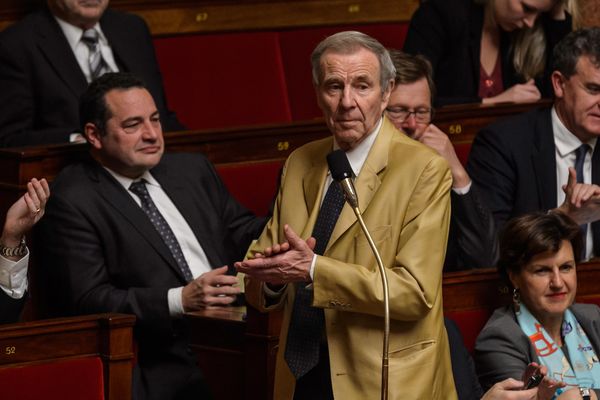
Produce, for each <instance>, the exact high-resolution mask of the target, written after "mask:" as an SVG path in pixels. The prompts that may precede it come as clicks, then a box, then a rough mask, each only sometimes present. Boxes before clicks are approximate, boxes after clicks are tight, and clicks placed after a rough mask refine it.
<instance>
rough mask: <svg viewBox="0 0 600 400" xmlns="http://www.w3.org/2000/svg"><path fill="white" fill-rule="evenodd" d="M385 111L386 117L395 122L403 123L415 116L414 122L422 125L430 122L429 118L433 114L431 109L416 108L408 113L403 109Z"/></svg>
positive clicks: (387, 109) (394, 108) (390, 108)
mask: <svg viewBox="0 0 600 400" xmlns="http://www.w3.org/2000/svg"><path fill="white" fill-rule="evenodd" d="M385 111H386V112H387V115H388V117H389V118H390V119H393V120H395V121H398V122H404V121H406V120H407V119H408V118H409V117H410V115H411V114H412V115H414V116H415V121H417V122H419V123H424V124H427V123H429V122H431V117H432V114H433V110H432V109H431V108H418V109H416V110H414V111H410V110H409V109H408V108H404V107H388V108H386V109H385Z"/></svg>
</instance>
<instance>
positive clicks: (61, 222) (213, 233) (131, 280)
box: [40, 73, 265, 400]
mask: <svg viewBox="0 0 600 400" xmlns="http://www.w3.org/2000/svg"><path fill="white" fill-rule="evenodd" d="M80 110H81V114H80V115H81V121H82V124H83V130H82V131H83V132H84V134H85V137H86V139H87V141H88V142H89V145H90V153H91V156H92V158H93V160H90V161H88V162H81V163H78V164H74V165H70V166H68V167H67V168H65V169H64V170H63V171H62V172H61V173H60V174H59V175H58V176H57V178H56V180H55V182H54V184H53V197H52V199H51V200H50V201H49V203H48V206H47V215H46V218H45V219H44V221H43V223H42V224H41V226H40V228H41V229H40V233H41V234H42V235H43V238H44V240H43V243H42V248H43V257H42V261H43V263H44V264H45V265H44V267H43V268H42V269H41V271H40V272H41V273H46V274H47V278H46V279H44V280H43V281H42V282H44V284H45V285H46V286H47V287H49V288H51V289H52V295H53V299H51V301H52V304H54V305H56V306H58V307H59V308H60V309H59V310H58V311H59V312H61V313H63V314H64V313H66V314H86V313H98V312H122V313H129V314H135V315H136V317H137V325H136V330H135V335H136V336H135V337H136V340H137V343H138V350H139V351H138V358H137V365H136V369H135V370H134V387H133V391H134V398H136V399H157V400H158V399H160V400H164V399H178V400H180V399H196V400H197V399H203V398H206V397H203V396H205V394H203V392H204V391H205V389H204V388H203V386H204V383H203V382H202V378H201V376H200V371H199V370H198V368H197V366H196V355H195V354H194V353H193V352H192V351H191V350H190V348H189V347H188V342H189V341H188V339H187V337H186V335H187V331H186V329H185V326H184V324H185V320H183V319H182V318H181V316H182V314H183V313H184V312H188V311H194V310H199V309H201V308H203V307H206V306H215V305H226V304H230V303H232V302H233V301H234V300H235V298H236V295H237V294H238V293H239V292H240V289H239V288H238V287H237V278H236V277H235V276H230V275H228V274H227V272H228V267H227V266H228V265H229V266H233V262H234V261H235V260H239V259H241V258H243V256H244V254H245V252H246V249H247V247H248V246H249V244H250V242H251V241H252V239H254V238H256V237H258V235H259V233H260V231H261V230H262V227H263V226H264V223H265V220H264V219H263V218H257V217H255V216H254V215H253V214H252V213H250V212H249V211H248V210H246V209H245V208H244V207H242V206H241V205H240V204H238V203H237V201H236V200H235V199H234V198H233V197H232V196H231V195H230V194H229V193H228V191H227V189H226V188H225V186H224V185H223V183H222V182H221V180H220V179H219V176H218V175H217V173H216V171H215V169H214V168H213V166H212V165H211V163H210V162H209V161H208V160H207V159H206V158H204V157H203V156H202V155H200V154H167V155H164V156H163V150H164V142H163V136H162V129H161V124H160V119H159V113H158V109H157V107H156V105H155V103H154V101H153V99H152V96H151V95H150V92H149V91H148V90H147V89H146V88H145V87H144V86H143V84H142V83H141V81H139V80H138V79H137V78H135V77H134V76H133V75H130V74H126V73H107V74H105V75H103V76H101V77H100V78H98V79H97V80H95V81H94V82H92V84H91V85H90V87H89V88H88V90H87V91H86V92H85V93H84V94H83V96H82V99H81V105H80Z"/></svg>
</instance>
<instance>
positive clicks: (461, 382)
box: [444, 318, 483, 400]
mask: <svg viewBox="0 0 600 400" xmlns="http://www.w3.org/2000/svg"><path fill="white" fill-rule="evenodd" d="M444 326H445V327H446V333H448V343H449V344H450V359H451V360H452V375H453V376H454V386H456V394H457V395H458V398H459V400H479V399H481V396H482V395H483V390H482V389H481V386H480V385H479V381H478V380H477V373H476V372H475V363H474V362H473V358H472V357H471V355H470V354H469V351H468V350H467V348H466V347H465V343H464V341H463V337H462V334H461V333H460V329H459V328H458V325H456V322H454V321H452V320H451V319H448V318H444Z"/></svg>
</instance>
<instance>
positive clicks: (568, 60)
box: [467, 28, 600, 260]
mask: <svg viewBox="0 0 600 400" xmlns="http://www.w3.org/2000/svg"><path fill="white" fill-rule="evenodd" d="M552 85H553V88H554V94H555V99H554V105H553V106H552V107H551V108H543V109H536V110H534V111H531V112H528V113H525V114H521V115H518V116H515V117H512V118H508V119H506V120H503V121H499V122H497V123H494V124H492V125H491V126H489V127H487V128H485V129H483V130H482V131H481V132H479V134H478V135H477V137H476V138H475V141H474V142H473V147H472V149H471V153H470V156H469V162H468V164H467V170H468V172H469V175H470V176H471V178H472V179H473V181H474V182H475V183H476V184H477V186H478V187H479V188H480V189H481V192H482V195H483V196H484V198H485V199H486V201H487V204H488V206H489V208H490V210H491V211H492V213H493V215H494V219H495V221H496V227H497V229H501V228H502V227H503V226H504V224H505V223H506V221H507V220H508V219H510V218H513V217H515V216H518V215H521V214H524V213H527V212H531V211H540V210H550V209H554V208H556V207H560V208H561V210H562V211H563V212H564V213H566V214H567V215H569V216H570V217H572V218H573V219H574V220H575V221H576V222H577V223H578V224H580V225H582V229H583V230H584V237H585V238H586V246H585V247H586V248H585V249H584V254H583V259H585V260H587V259H589V258H591V257H593V256H599V255H600V222H594V221H598V219H600V206H599V204H600V187H598V186H597V185H598V184H599V183H600V150H597V149H596V147H597V138H598V136H600V28H586V29H581V30H578V31H575V32H571V33H570V34H569V35H567V36H566V37H565V38H564V39H563V40H562V41H561V42H560V43H559V44H558V45H557V46H556V48H555V49H554V54H553V72H552ZM590 222H593V223H591V224H590Z"/></svg>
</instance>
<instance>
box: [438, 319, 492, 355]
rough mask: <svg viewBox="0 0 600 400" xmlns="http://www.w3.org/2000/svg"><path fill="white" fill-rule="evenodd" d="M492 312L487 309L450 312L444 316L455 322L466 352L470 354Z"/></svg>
mask: <svg viewBox="0 0 600 400" xmlns="http://www.w3.org/2000/svg"><path fill="white" fill-rule="evenodd" d="M493 311H494V310H487V309H479V310H468V311H451V312H447V313H445V316H446V317H448V318H450V319H452V320H453V321H454V322H456V324H457V325H458V327H459V328H460V333H462V336H463V341H464V343H465V346H466V348H467V350H468V351H469V352H470V353H472V352H473V349H474V348H475V340H476V339H477V335H479V332H480V331H481V330H482V329H483V327H484V326H485V323H486V322H487V320H488V319H489V318H490V316H491V315H492V312H493Z"/></svg>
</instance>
